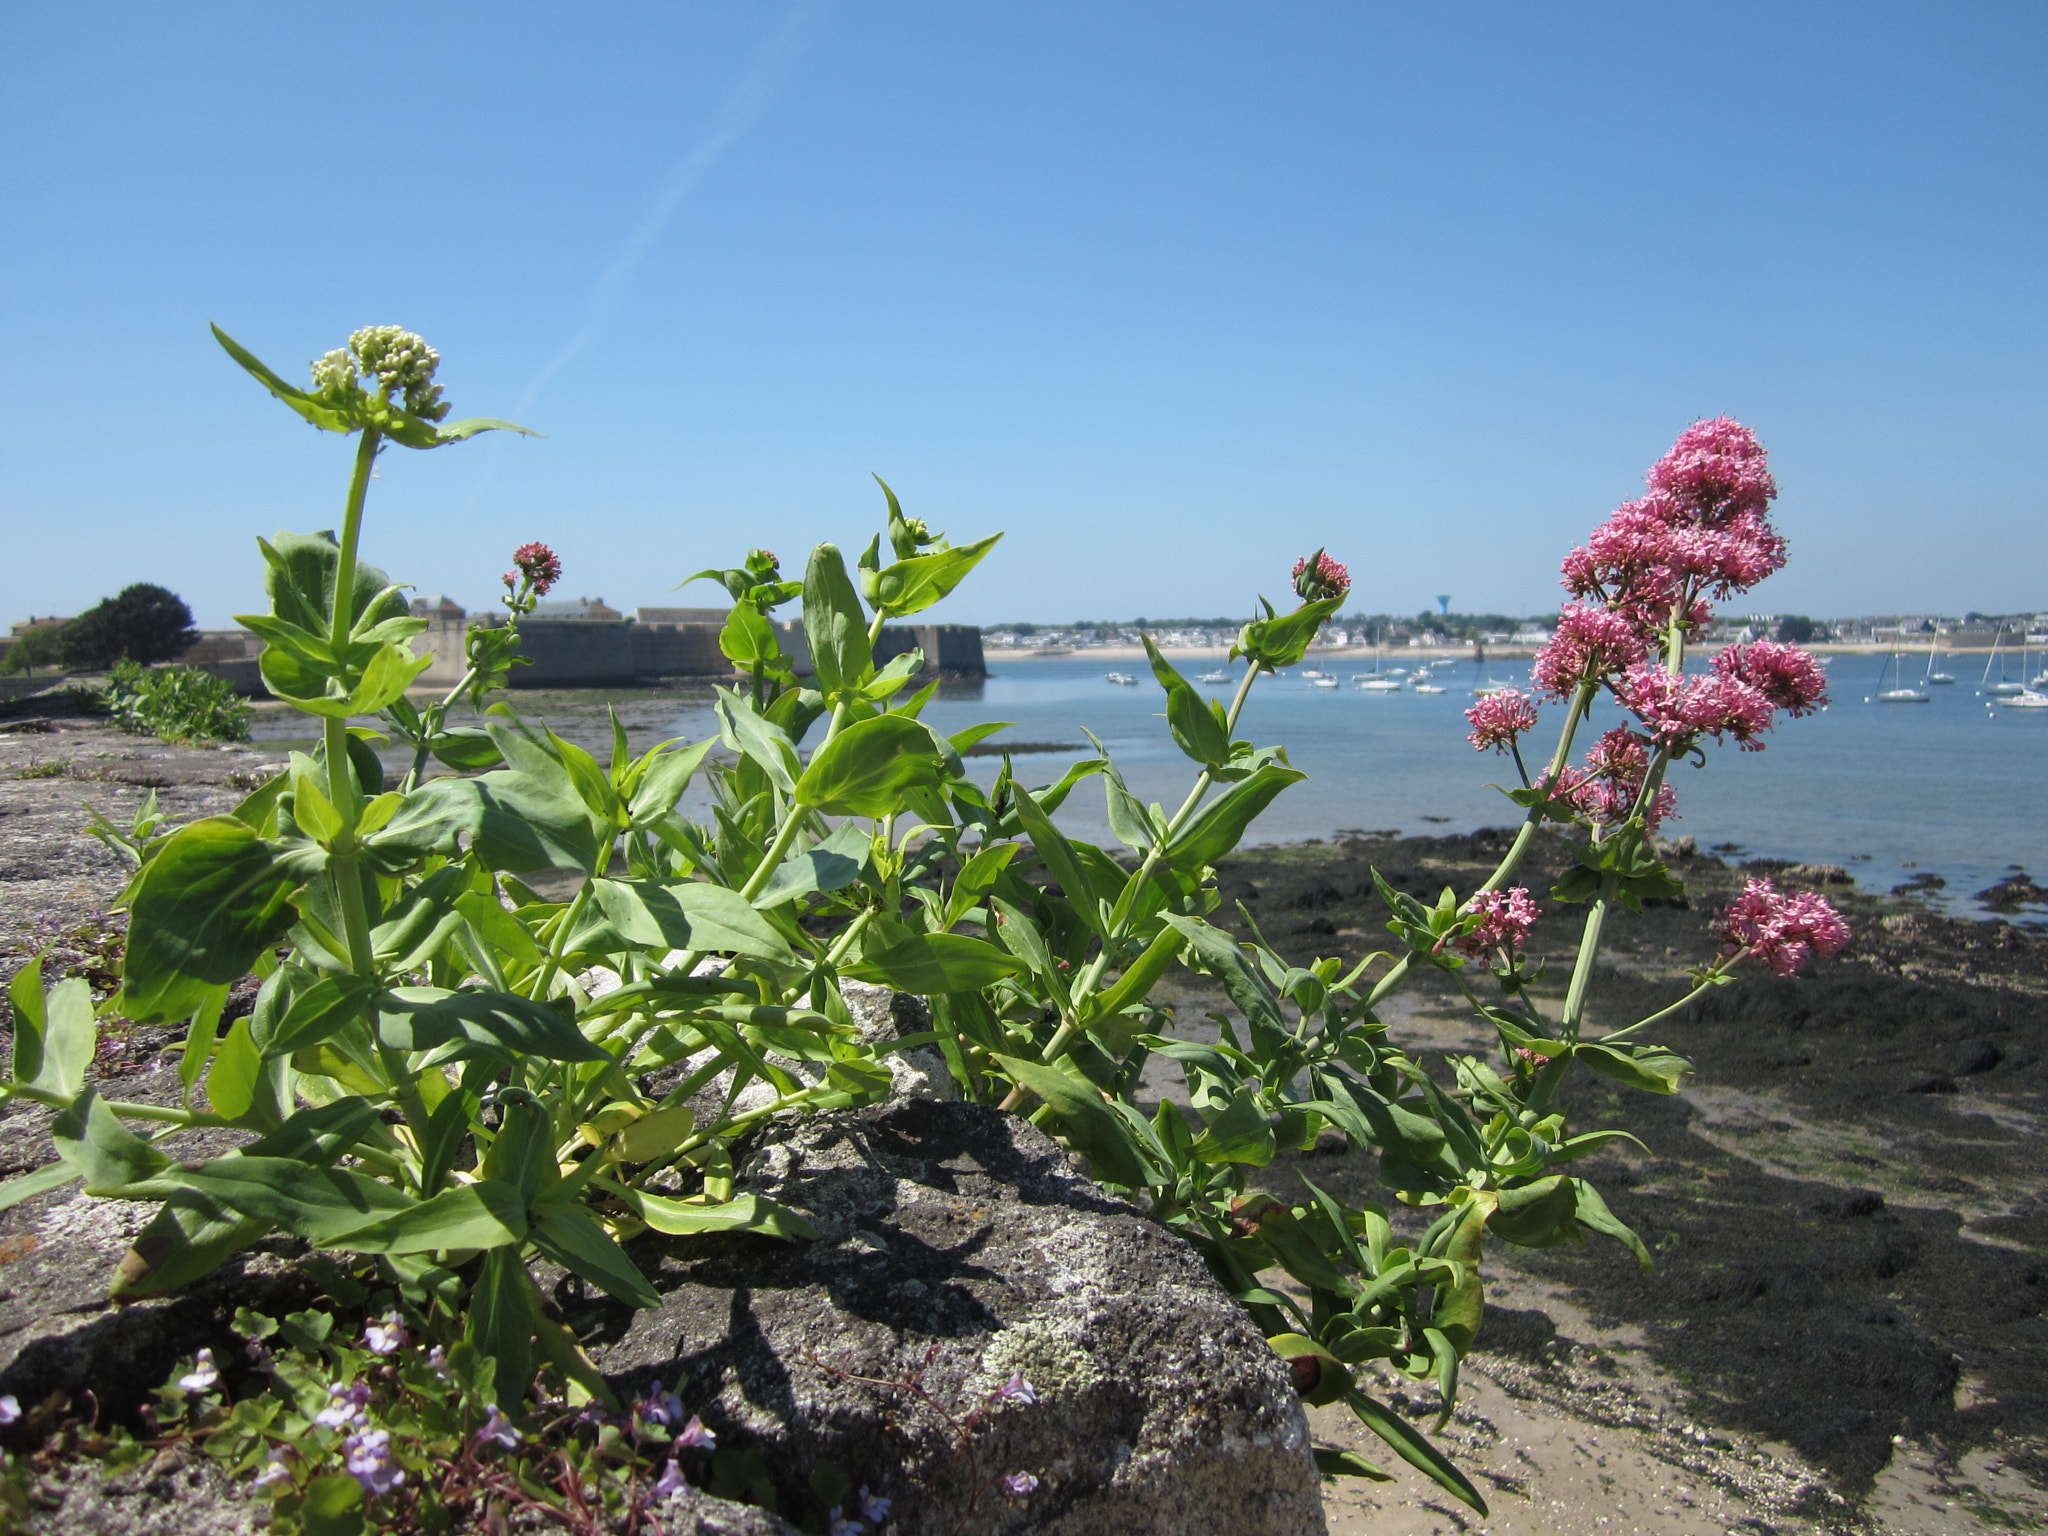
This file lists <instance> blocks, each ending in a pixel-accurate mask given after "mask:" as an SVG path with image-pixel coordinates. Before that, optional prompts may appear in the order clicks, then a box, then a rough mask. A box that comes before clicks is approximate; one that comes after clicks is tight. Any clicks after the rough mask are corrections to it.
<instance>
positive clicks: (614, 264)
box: [470, 4, 822, 506]
mask: <svg viewBox="0 0 2048 1536" xmlns="http://www.w3.org/2000/svg"><path fill="white" fill-rule="evenodd" d="M821 10H822V7H821V6H818V5H811V4H806V5H799V6H797V7H796V8H795V9H793V10H792V11H790V13H789V14H788V16H786V17H785V18H784V19H783V22H782V25H781V26H779V27H777V28H776V29H775V32H774V35H773V36H771V37H770V38H769V39H768V41H767V43H766V45H764V46H763V47H762V49H761V51H760V53H759V54H758V55H756V56H755V59H754V62H753V64H752V65H751V66H750V67H749V68H748V70H747V72H746V73H745V74H744V75H742V76H741V77H740V78H739V81H738V83H737V84H735V85H734V86H733V88H732V90H731V91H730V92H728V93H727V95H726V98H725V102H724V105H723V106H722V107H720V109H719V113H718V119H717V121H716V122H714V123H713V124H712V127H711V131H710V132H709V133H708V134H706V135H705V136H704V138H703V140H702V141H701V142H699V143H698V144H696V145H695V146H694V147H693V148H692V149H691V150H690V152H689V153H688V154H686V155H684V156H683V158H682V159H680V160H678V161H677V162H676V165H675V169H674V170H672V171H670V172H669V175H668V180H667V181H666V182H664V183H663V184H662V187H661V190H660V191H659V192H657V193H656V194H655V195H654V198H653V200H652V201H650V202H649V203H648V205H647V211H646V212H645V213H643V214H642V215H641V217H640V223H639V225H638V226H637V227H636V228H635V229H634V231H633V233H632V234H631V235H630V236H628V237H627V239H626V243H625V244H624V245H622V246H620V247H619V252H618V254H617V255H616V256H614V257H613V258H612V260H611V263H610V265H608V266H607V267H606V268H605V269H604V272H603V273H602V274H601V275H600V276H599V277H598V280H597V283H596V286H594V287H593V288H592V289H591V291H590V298H589V300H588V301H587V302H586V303H585V304H584V306H583V323H582V325H580V326H578V327H577V329H576V332H575V334H574V335H572V336H571V337H570V338H569V339H568V340H567V341H566V342H564V343H563V344H562V346H561V348H560V349H559V350H557V351H556V353H555V355H554V356H553V357H551V358H549V359H548V360H547V362H546V363H544V364H543V365H542V366H541V369H540V371H539V372H538V373H536V374H535V375H534V376H533V378H532V379H531V380H530V381H529V382H528V383H527V386H526V388H525V389H524V390H523V391H522V392H521V393H520V396H519V400H518V403H517V405H516V406H515V407H514V409H513V411H512V417H513V419H514V420H519V419H521V418H522V417H523V415H524V413H525V412H526V411H528V410H530V409H531V408H532V406H533V405H534V403H535V402H536V401H537V400H539V399H540V396H541V392H542V391H543V390H545V389H546V388H547V386H548V385H549V383H550V382H552V381H553V379H554V377H555V375H556V374H558V373H560V372H561V371H562V370H563V369H564V368H566V367H567V366H568V365H569V364H570V363H571V362H573V361H575V359H576V358H577V357H579V356H581V355H582V354H583V353H584V352H586V351H588V350H589V349H590V347H591V346H592V344H594V343H595V342H596V341H597V340H598V338H599V337H601V336H602V335H603V334H604V333H605V331H606V330H607V329H608V328H609V327H610V325H611V323H612V320H613V318H614V317H615V316H616V315H617V313H618V309H619V304H620V301H621V300H622V299H623V298H624V297H625V293H626V289H627V288H628V286H629V285H630V284H631V283H632V280H633V275H634V273H636V272H637V271H639V269H640V264H641V263H642V262H643V261H645V260H646V259H647V253H648V252H649V251H651V250H653V249H654V245H655V242H656V241H658V240H659V239H660V238H661V235H662V231H663V230H664V229H666V228H667V227H668V222H669V220H670V219H671V218H672V217H673V216H674V215H675V211H676V209H677V208H678V207H679V206H681V204H682V201H683V199H684V198H686V197H688V196H689V195H690V192H691V191H692V190H693V189H694V188H695V187H696V185H697V183H698V182H700V181H702V180H703V179H704V175H705V173H706V172H707V171H709V170H710V169H711V167H712V166H713V165H715V164H717V162H718V158H719V156H721V155H723V154H724V153H725V152H726V150H728V149H730V148H731V147H732V146H733V144H734V143H736V142H737V141H738V140H739V138H740V136H741V135H742V134H744V133H745V132H746V131H747V130H748V129H749V128H751V127H752V126H753V125H754V121H755V119H756V118H758V117H759V116H760V115H761V112H762V110H763V109H764V108H765V107H766V106H767V105H768V102H769V99H770V97H771V96H772V95H773V94H774V89H775V86H776V84H777V83H778V81H779V79H780V77H781V74H782V72H783V69H784V68H785V67H786V66H787V64H788V63H789V60H790V57H791V56H792V55H793V54H794V53H795V52H796V50H797V47H798V45H799V44H800V43H801V42H802V40H803V35H804V34H805V33H806V32H807V31H809V29H810V26H811V23H812V22H814V21H815V20H816V19H817V17H818V15H819V14H820V12H821ZM497 458H498V455H496V454H493V455H491V460H492V462H491V464H490V466H489V467H488V468H487V469H486V470H485V473H484V475H483V477H482V478H481V479H480V480H479V481H478V482H477V488H476V490H475V492H473V493H472V494H471V496H470V504H471V505H472V506H474V505H475V504H476V501H477V500H478V498H480V497H481V496H482V495H483V493H484V489H485V487H486V485H487V484H488V483H489V480H490V476H491V472H492V471H493V470H495V469H496V467H497V462H496V461H497Z"/></svg>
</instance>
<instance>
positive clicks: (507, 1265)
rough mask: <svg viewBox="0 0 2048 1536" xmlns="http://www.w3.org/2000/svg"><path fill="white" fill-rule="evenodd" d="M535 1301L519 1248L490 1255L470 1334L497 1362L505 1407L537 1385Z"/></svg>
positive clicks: (474, 1299) (474, 1298) (474, 1300)
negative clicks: (534, 1341) (534, 1375)
mask: <svg viewBox="0 0 2048 1536" xmlns="http://www.w3.org/2000/svg"><path fill="white" fill-rule="evenodd" d="M533 1303H534V1289H533V1281H532V1280H531V1279H530V1278H528V1276H527V1273H526V1265H525V1264H524V1263H523V1262H522V1261H521V1259H520V1257H519V1250H518V1249H516V1248H513V1247H509V1246H508V1247H504V1248H494V1249H492V1250H491V1251H490V1252H489V1253H487V1254H485V1255H484V1263H483V1269H482V1271H481V1272H480V1273H479V1274H478V1276H477V1283H476V1286H475V1288H474V1289H473V1290H472V1291H471V1292H470V1299H469V1320H468V1334H469V1343H470V1344H472V1345H473V1346H475V1348H476V1351H477V1353H479V1354H481V1355H485V1356H487V1357H489V1358H490V1359H492V1360H494V1361H496V1362H497V1378H496V1391H497V1398H498V1401H499V1402H500V1403H518V1402H520V1401H522V1400H523V1399H524V1398H525V1396H526V1389H527V1388H528V1387H529V1386H531V1385H532V1383H533V1333H534V1306H533ZM350 1481H354V1479H350Z"/></svg>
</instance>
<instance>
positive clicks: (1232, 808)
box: [1166, 763, 1308, 870]
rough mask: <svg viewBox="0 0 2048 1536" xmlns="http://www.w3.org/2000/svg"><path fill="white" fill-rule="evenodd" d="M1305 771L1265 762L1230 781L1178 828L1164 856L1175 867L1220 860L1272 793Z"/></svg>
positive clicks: (1191, 867)
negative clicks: (1242, 777)
mask: <svg viewBox="0 0 2048 1536" xmlns="http://www.w3.org/2000/svg"><path fill="white" fill-rule="evenodd" d="M1307 777H1308V775H1307V774H1305V773H1301V772H1298V771H1297V770H1295V769H1293V768H1285V767H1282V766H1281V765H1280V764H1278V763H1266V764H1264V765H1263V766H1261V767H1260V768H1258V769H1257V770H1256V771H1254V772H1253V773H1252V774H1251V775H1250V777H1248V778H1245V779H1243V780H1241V781H1240V782H1238V783H1236V784H1233V785H1231V786H1230V788H1229V789H1227V790H1225V791H1224V792H1223V794H1221V795H1220V796H1218V797H1217V798H1216V799H1215V800H1214V801H1213V802H1212V803H1211V804H1210V805H1209V806H1207V807H1206V808H1205V809H1204V810H1203V811H1202V812H1201V814H1200V815H1198V816H1196V817H1195V818H1194V820H1192V821H1190V822H1189V823H1188V824H1187V825H1186V826H1185V827H1183V828H1181V830H1180V834H1179V836H1177V837H1175V838H1174V840H1173V841H1172V842H1171V843H1169V844H1168V845H1167V848H1166V859H1167V862H1168V863H1170V864H1172V865H1173V866H1174V867H1175V868H1176V869H1185V870H1196V869H1201V868H1203V867H1204V866H1206V865H1211V864H1215V863H1218V862H1220V861H1221V860H1222V859H1223V858H1224V856H1225V855H1227V854H1228V853H1229V852H1230V851H1231V850H1232V849H1233V848H1235V847H1236V846H1237V844H1238V840H1239V839H1240V838H1242V837H1243V836H1244V834H1245V829H1246V828H1248V827H1249V826H1250V825H1251V824H1252V822H1253V821H1254V820H1255V819H1257V817H1258V815H1259V813H1260V812H1261V811H1263V810H1265V808H1266V807H1267V806H1268V805H1269V804H1271V803H1272V801H1273V797H1274V796H1275V795H1277V794H1279V793H1280V791H1281V790H1283V789H1285V788H1287V786H1288V785H1290V784H1299V783H1300V782H1301V781H1302V780H1303V779H1305V778H1307Z"/></svg>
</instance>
